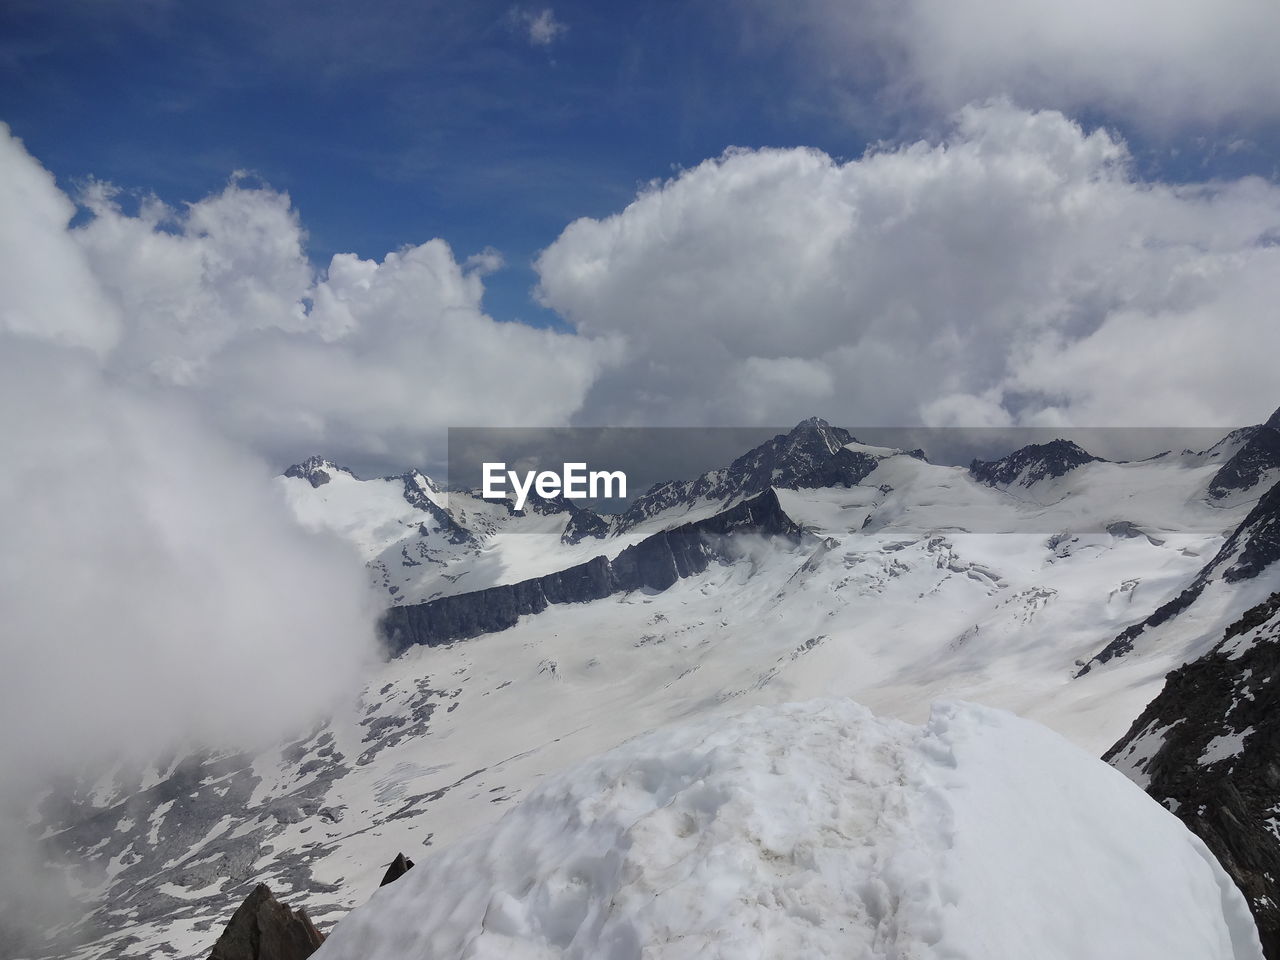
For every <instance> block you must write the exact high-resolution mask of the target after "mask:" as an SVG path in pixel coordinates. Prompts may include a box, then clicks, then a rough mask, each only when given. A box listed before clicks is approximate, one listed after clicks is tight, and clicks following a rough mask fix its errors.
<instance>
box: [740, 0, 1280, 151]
mask: <svg viewBox="0 0 1280 960" xmlns="http://www.w3.org/2000/svg"><path fill="white" fill-rule="evenodd" d="M743 8H744V13H745V14H746V15H747V16H748V17H749V18H750V19H751V21H752V22H756V21H759V22H760V23H762V24H764V25H766V31H765V32H766V33H772V34H773V35H775V36H785V37H790V38H791V39H793V40H795V41H797V42H798V44H799V48H800V52H802V54H803V55H804V56H805V57H806V60H807V62H808V63H809V69H810V70H811V71H813V72H819V71H814V61H813V58H814V57H817V58H819V61H820V63H821V64H822V67H823V68H825V69H824V71H821V72H823V75H824V77H825V79H826V82H831V80H832V79H834V78H843V79H844V80H845V81H856V82H858V83H862V84H865V83H871V84H874V85H877V86H880V87H881V88H882V93H883V94H884V95H886V96H887V98H888V100H889V101H890V102H897V103H899V104H903V103H910V104H915V105H923V106H928V107H933V108H941V109H943V110H944V111H950V110H953V109H956V108H958V107H960V106H962V105H964V104H966V103H970V102H972V101H975V100H981V99H985V98H988V97H992V96H998V95H1002V94H1007V93H1009V92H1011V91H1016V92H1017V96H1018V99H1019V101H1020V102H1022V103H1025V104H1029V105H1034V106H1041V107H1057V108H1060V109H1066V110H1071V111H1075V110H1080V109H1094V110H1097V109H1101V110H1103V111H1106V112H1109V113H1110V114H1111V115H1113V116H1117V117H1124V118H1125V119H1127V120H1130V121H1133V122H1135V123H1137V124H1140V125H1143V126H1146V127H1151V128H1161V129H1172V128H1176V127H1185V126H1188V125H1192V126H1196V125H1198V126H1208V127H1211V128H1212V127H1218V126H1222V125H1224V124H1227V123H1245V124H1256V123H1267V122H1274V121H1275V120H1276V119H1277V118H1280V102H1278V101H1277V99H1276V97H1275V96H1274V91H1275V90H1276V88H1277V86H1280V58H1277V57H1276V56H1275V55H1274V49H1275V44H1276V38H1277V37H1280V6H1277V5H1276V4H1275V3H1272V2H1271V0H1220V2H1214V3H1209V2H1203V0H1178V2H1172V3H1171V2H1167V0H1126V2H1124V3H1112V2H1108V0H1075V2H1071V3H1067V2H1063V0H806V2H804V3H802V4H799V5H794V4H789V5H787V6H786V7H781V6H778V5H777V4H771V3H761V2H759V0H747V2H746V3H744V4H743ZM871 64H874V65H875V66H874V67H872V66H871ZM832 74H834V78H833V76H832Z"/></svg>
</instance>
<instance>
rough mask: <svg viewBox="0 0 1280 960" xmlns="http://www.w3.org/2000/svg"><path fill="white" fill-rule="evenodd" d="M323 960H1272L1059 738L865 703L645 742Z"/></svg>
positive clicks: (532, 805) (1185, 854)
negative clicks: (903, 717)
mask: <svg viewBox="0 0 1280 960" xmlns="http://www.w3.org/2000/svg"><path fill="white" fill-rule="evenodd" d="M316 956H317V960H403V958H405V957H431V958H433V960H452V958H458V960H461V958H464V957H465V958H469V960H486V958H492V960H515V958H519V960H561V958H564V960H579V958H580V960H636V958H640V957H645V958H652V960H677V958H695V957H697V958H725V960H743V958H762V960H763V958H780V960H781V958H788V960H790V958H795V957H812V958H820V957H852V958H865V960H873V958H876V960H880V958H883V960H889V958H914V960H933V958H939V960H940V958H944V957H945V958H949V960H1024V958H1027V957H1035V958H1036V960H1082V958H1086V957H1087V958H1090V960H1254V958H1260V957H1261V956H1262V953H1261V948H1260V947H1259V945H1258V940H1257V934H1256V932H1255V931H1254V929H1253V924H1252V919H1251V918H1250V916H1249V914H1248V910H1247V908H1246V907H1245V903H1244V899H1243V897H1242V896H1241V895H1240V893H1239V892H1238V891H1237V890H1236V889H1235V887H1234V886H1233V885H1232V883H1231V881H1230V880H1229V879H1228V878H1227V876H1226V875H1225V873H1224V872H1223V871H1222V869H1221V868H1220V867H1219V866H1218V865H1217V863H1216V861H1214V860H1213V858H1212V857H1211V856H1210V855H1209V854H1208V852H1207V850H1206V849H1205V847H1204V846H1203V844H1201V843H1200V841H1199V840H1197V839H1196V838H1195V837H1194V836H1193V835H1192V834H1191V833H1190V832H1189V831H1187V830H1186V829H1185V828H1184V827H1183V826H1182V824H1181V823H1180V822H1179V821H1178V820H1177V819H1176V818H1174V817H1173V816H1172V815H1171V814H1169V813H1168V812H1166V811H1165V810H1164V809H1163V808H1161V807H1160V806H1159V805H1158V804H1156V803H1155V802H1154V801H1152V800H1151V799H1150V798H1148V797H1147V796H1146V795H1145V794H1143V793H1142V792H1141V791H1140V790H1139V789H1137V788H1136V787H1134V786H1133V785H1132V784H1131V783H1129V782H1128V781H1127V780H1126V779H1125V778H1124V777H1123V776H1121V775H1119V774H1118V773H1116V772H1115V771H1113V770H1111V769H1110V768H1108V767H1107V766H1106V765H1105V764H1103V763H1102V762H1100V761H1098V760H1096V759H1094V758H1092V757H1090V756H1088V755H1087V754H1084V753H1083V752H1081V751H1079V750H1077V749H1075V748H1073V747H1071V746H1070V745H1069V744H1067V743H1066V742H1065V741H1063V740H1062V739H1060V738H1058V737H1056V736H1054V735H1053V734H1051V733H1049V732H1048V731H1047V730H1045V729H1043V728H1041V727H1038V726H1036V725H1034V724H1031V723H1028V722H1026V721H1022V720H1018V719H1016V718H1015V717H1013V716H1011V715H1009V714H1005V713H1000V712H997V711H993V710H988V709H984V708H979V707H974V706H969V705H965V704H942V705H938V706H935V707H934V709H933V711H932V714H931V716H930V718H929V720H928V722H927V723H926V724H925V725H924V726H923V727H909V726H907V725H905V724H902V723H899V722H896V721H888V720H879V719H877V718H875V717H874V716H872V714H871V713H870V712H868V711H867V710H865V709H864V708H862V707H859V706H858V705H856V704H854V703H852V702H851V701H847V700H833V701H816V702H811V703H807V704H800V705H786V706H781V707H772V708H756V709H754V710H751V711H748V712H746V713H743V714H739V715H737V716H733V717H729V718H719V719H716V720H702V721H699V722H696V723H694V724H691V725H688V726H685V727H677V728H672V729H666V730H662V731H660V732H658V733H655V734H651V735H648V736H645V737H642V738H640V739H638V740H634V741H632V742H630V743H627V744H625V745H623V746H621V747H619V748H617V749H615V750H613V751H611V752H610V753H608V754H606V755H604V756H603V757H600V758H598V759H594V760H591V761H589V762H587V763H585V764H583V765H581V766H579V767H577V768H575V769H573V770H571V771H570V772H568V773H565V774H563V775H560V776H557V777H555V778H553V779H551V780H550V781H548V782H547V783H545V784H543V785H542V786H541V787H539V788H538V789H537V790H535V791H534V792H533V793H531V794H530V795H529V796H528V797H527V798H526V799H525V800H524V801H523V802H521V803H520V804H519V805H518V806H516V807H515V808H514V809H512V810H511V811H510V812H509V813H508V814H507V815H506V816H505V817H503V818H502V819H501V820H500V821H499V822H498V823H496V824H494V825H493V826H491V827H488V828H485V829H483V830H481V831H479V832H477V833H475V834H473V835H472V836H469V837H467V838H466V839H464V840H461V841H459V842H458V843H456V844H454V845H453V846H452V847H450V848H449V849H448V850H446V851H443V852H441V853H439V854H437V855H435V856H434V857H431V858H430V859H428V860H426V861H425V862H423V863H421V864H419V866H417V867H416V868H415V869H414V870H412V871H410V872H409V873H408V874H406V875H405V876H404V877H402V878H400V879H399V880H398V881H396V882H395V883H394V884H392V885H390V886H388V887H386V888H383V889H382V890H380V891H379V892H378V893H377V894H376V895H375V896H374V897H373V899H372V900H371V901H370V902H369V903H368V904H367V905H365V906H363V907H360V908H357V909H356V910H355V911H353V912H352V913H351V914H350V915H349V916H348V917H347V918H345V919H344V920H343V921H342V922H341V924H339V926H338V927H337V929H336V931H335V932H334V934H333V935H332V936H331V938H330V939H329V941H328V942H327V943H326V944H325V945H324V946H323V947H322V948H321V949H320V951H319V952H318V953H317V954H316Z"/></svg>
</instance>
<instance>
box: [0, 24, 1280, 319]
mask: <svg viewBox="0 0 1280 960" xmlns="http://www.w3.org/2000/svg"><path fill="white" fill-rule="evenodd" d="M805 6H806V5H803V4H802V5H798V6H797V7H796V9H797V10H800V9H801V8H803V7H805ZM807 6H809V7H813V6H814V5H812V4H810V5H807ZM544 12H545V13H544ZM539 15H544V16H549V18H550V20H549V22H550V23H552V24H554V25H556V26H558V27H559V29H555V28H554V27H553V29H552V30H551V31H550V34H549V35H545V34H544V35H543V36H541V37H534V36H533V35H532V34H531V31H530V25H531V23H532V22H533V21H534V19H535V18H536V17H537V16H539ZM807 19H808V15H807V14H804V15H797V17H796V21H795V23H793V24H788V23H785V22H783V23H779V22H778V21H777V20H770V19H768V18H762V17H760V16H759V15H758V11H756V10H754V9H753V8H752V7H751V6H750V5H749V4H734V3H711V2H704V0H693V2H676V0H666V2H663V0H655V2H647V3H636V4H601V3H575V2H558V3H556V4H555V5H554V6H552V7H547V6H544V5H541V4H535V5H531V6H519V5H512V4H510V3H507V2H499V3H492V2H483V0H482V2H473V3H463V4H457V3H440V2H423V3H408V2H391V3H373V4H367V5H359V6H354V5H347V4H339V3H334V2H329V0H323V2H316V3H308V2H270V3H252V2H245V0H231V2H226V3H207V4H206V3H180V2H176V0H144V2H122V0H104V2H94V3H90V2H52V3H46V2H28V0H18V2H10V3H7V4H5V5H4V8H3V11H2V12H0V36H3V37H4V38H5V39H4V40H3V42H0V71H2V73H0V77H2V78H3V82H0V117H2V118H3V119H5V120H7V122H8V123H9V124H10V125H11V126H12V128H13V132H14V133H15V134H16V135H18V136H20V137H22V138H23V139H24V141H25V142H26V144H27V147H28V149H29V150H30V151H31V152H32V153H33V154H34V155H35V156H37V157H38V158H40V160H41V161H42V162H43V164H44V165H45V166H46V167H47V168H48V169H50V170H51V171H52V172H53V173H54V174H55V175H56V176H57V177H58V179H59V182H60V183H61V184H62V185H63V187H64V189H67V188H73V187H74V185H75V184H76V183H77V182H79V181H82V180H83V179H84V178H85V177H87V176H93V177H98V178H101V179H104V180H108V181H111V182H113V183H115V184H117V185H118V186H121V187H123V188H125V189H126V190H136V191H139V192H155V193H157V194H158V195H159V196H160V197H162V198H163V199H165V200H167V201H169V202H171V203H176V202H183V201H194V200H197V199H199V198H201V197H203V196H205V195H207V194H209V193H211V192H214V191H216V190H217V189H219V188H220V187H221V185H222V184H223V183H224V182H225V180H226V178H227V176H228V174H229V173H230V172H231V171H234V170H247V171H250V172H251V173H253V174H255V175H256V176H258V177H260V178H261V179H262V180H264V181H266V182H268V183H270V184H271V185H272V186H274V187H275V188H277V189H280V190H285V191H287V192H288V193H289V194H290V195H291V196H292V198H293V201H294V204H295V206H296V207H297V208H298V209H299V210H300V211H302V215H303V219H304V224H305V227H306V228H307V230H308V232H309V252H310V254H311V256H312V258H313V260H314V261H315V262H316V263H317V264H318V265H320V266H323V265H324V264H326V263H327V261H328V258H329V256H330V255H332V254H333V253H335V252H340V251H352V252H356V253H359V254H360V255H362V256H365V257H381V256H382V255H383V254H384V253H385V252H386V251H389V250H394V249H397V248H398V247H400V246H402V245H404V244H411V243H421V242H423V241H425V240H427V239H429V238H431V237H436V236H439V237H444V238H445V239H447V240H448V241H449V242H450V243H451V244H452V245H453V246H454V248H455V250H456V251H457V252H458V254H459V256H460V257H462V256H466V255H468V254H470V253H474V252H477V251H479V250H481V249H482V248H484V247H486V246H492V247H496V248H498V249H499V250H500V251H501V252H502V253H503V254H504V256H505V258H506V262H507V267H506V269H504V270H502V271H500V272H499V273H497V274H496V275H493V276H491V277H490V278H488V281H487V284H486V299H485V306H486V308H487V309H488V310H489V312H490V313H491V314H493V315H494V316H495V317H497V318H499V319H523V320H526V321H528V322H533V323H539V324H541V323H557V322H559V321H558V320H557V318H556V316H555V315H554V314H552V313H550V312H549V311H546V310H544V309H542V308H541V307H539V306H537V305H536V304H534V303H533V301H532V300H531V299H530V297H529V296H528V291H529V289H530V288H531V287H532V286H533V284H534V283H535V282H536V276H535V274H534V273H533V271H532V270H531V269H530V268H529V262H530V261H531V259H532V258H533V256H534V255H535V254H536V252H537V251H538V250H540V249H541V248H543V247H545V246H546V245H547V244H549V243H550V242H551V241H552V240H554V239H555V237H556V235H557V234H558V233H559V232H560V230H561V229H562V228H563V227H564V226H565V225H566V224H567V223H569V222H570V221H571V220H573V219H575V218H577V217H580V216H592V217H600V216H604V215H606V214H609V213H612V212H614V211H617V210H619V209H621V208H622V207H623V206H624V205H625V204H626V203H627V202H628V201H629V200H630V199H631V198H632V196H633V195H634V194H635V192H636V190H637V187H638V186H639V185H641V184H643V183H644V182H646V181H648V180H651V179H653V178H666V177H670V176H671V175H672V174H673V172H674V171H675V170H676V169H678V168H680V167H689V166H692V165H695V164H697V163H698V162H699V161H701V160H703V159H705V158H707V157H713V156H716V155H718V154H720V153H721V151H723V150H724V149H725V148H726V147H728V146H731V145H734V146H746V147H760V146H793V145H811V146H816V147H818V148H820V149H822V150H824V151H826V152H827V153H829V154H831V155H833V156H836V157H856V156H857V155H859V154H860V153H861V152H862V151H863V150H864V148H865V147H866V145H867V143H868V142H869V141H872V140H875V139H878V138H886V137H887V138H902V137H908V138H909V137H913V136H916V135H920V134H924V133H928V132H929V130H930V129H931V126H932V127H936V120H935V119H933V118H931V117H930V116H929V115H928V113H927V112H921V111H919V110H916V109H914V108H912V107H911V106H910V105H907V106H905V107H904V106H903V105H901V104H896V105H890V104H888V103H887V102H886V99H885V98H884V96H883V90H882V89H881V86H882V85H881V83H880V80H881V79H882V77H880V75H879V74H877V72H876V70H875V69H869V70H868V71H867V72H866V73H865V74H864V75H860V74H859V72H858V71H856V70H855V71H852V72H849V71H846V70H842V69H833V68H832V67H831V65H830V64H829V63H826V62H824V61H823V60H822V58H821V57H820V56H817V55H815V54H814V52H813V51H812V49H809V48H807V47H806V45H805V43H804V41H803V37H802V33H803V31H804V29H806V28H807V27H809V26H811V24H809V23H807V22H806V20H807ZM539 40H541V41H544V42H538V41H539ZM858 56H861V54H858ZM1014 93H1015V94H1016V91H1014ZM1076 115H1077V116H1078V117H1081V118H1083V119H1084V120H1085V121H1086V122H1093V123H1096V122H1107V123H1110V124H1111V125H1113V126H1116V127H1118V128H1119V129H1121V130H1122V131H1124V132H1125V133H1126V135H1127V137H1128V140H1129V143H1130V147H1131V149H1133V150H1134V152H1135V154H1137V156H1138V158H1139V163H1140V165H1141V166H1142V168H1143V169H1144V170H1145V171H1147V172H1148V174H1150V175H1153V176H1160V177H1163V178H1165V179H1174V180H1178V179H1204V178H1205V177H1206V176H1209V177H1212V176H1235V175H1238V174H1240V173H1242V172H1248V173H1255V174H1260V175H1263V176H1267V177H1269V178H1274V177H1275V176H1276V170H1275V168H1276V155H1275V152H1274V150H1271V149H1266V148H1265V147H1263V146H1259V143H1260V142H1261V143H1263V144H1265V143H1267V142H1268V141H1269V140H1270V137H1271V135H1272V133H1273V131H1270V130H1268V129H1267V128H1266V127H1265V126H1264V127H1262V128H1259V127H1257V126H1256V125H1255V126H1252V127H1249V128H1248V129H1246V131H1245V133H1246V134H1247V135H1248V136H1247V137H1245V138H1242V137H1241V136H1240V132H1239V131H1238V130H1235V129H1232V128H1230V127H1226V128H1223V127H1216V128H1215V126H1214V125H1212V124H1210V125H1204V124H1201V125H1199V126H1198V127H1197V128H1192V129H1177V130H1174V131H1172V132H1170V131H1159V132H1158V133H1156V134H1155V135H1152V134H1151V132H1150V131H1146V130H1143V129H1142V125H1141V124H1136V125H1135V124H1133V123H1131V122H1129V118H1126V117H1125V116H1116V115H1115V114H1114V113H1109V112H1108V110H1107V109H1106V105H1105V104H1102V105H1096V104H1095V105H1087V106H1086V107H1085V108H1084V109H1080V110H1077V111H1076ZM1206 126H1207V128H1206ZM1242 139H1245V140H1247V143H1245V144H1244V146H1243V147H1242V146H1241V144H1240V141H1241V140H1242ZM1231 143H1235V148H1234V149H1232V150H1230V151H1228V150H1227V149H1226V146H1227V144H1231Z"/></svg>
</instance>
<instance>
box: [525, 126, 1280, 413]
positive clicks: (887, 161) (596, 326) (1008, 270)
mask: <svg viewBox="0 0 1280 960" xmlns="http://www.w3.org/2000/svg"><path fill="white" fill-rule="evenodd" d="M1277 236H1280V188H1277V187H1275V186H1273V185H1269V184H1267V183H1264V182H1262V181H1260V180H1243V181H1239V182H1235V183H1224V184H1211V185H1202V186H1185V187H1175V186H1168V185H1161V184H1148V183H1143V182H1141V181H1139V180H1137V179H1135V177H1134V175H1133V172H1132V170H1131V168H1130V166H1129V164H1128V157H1127V152H1126V149H1125V146H1124V144H1123V142H1121V141H1119V140H1118V139H1116V138H1115V137H1114V136H1113V135H1111V134H1108V133H1107V132H1105V131H1101V130H1099V131H1094V132H1092V133H1086V132H1085V131H1083V130H1082V129H1081V128H1080V127H1079V126H1078V125H1076V124H1075V123H1073V122H1072V121H1070V120H1069V119H1067V118H1066V117H1064V116H1063V115H1061V114H1059V113H1057V112H1052V111H1045V112H1028V111H1023V110H1020V109H1017V108H1015V107H1012V106H1010V105H1008V104H1007V103H1002V102H995V103H992V104H989V105H987V106H981V107H968V108H965V109H964V110H962V111H961V112H960V114H959V115H958V117H957V120H956V123H955V126H954V129H953V130H952V132H951V133H950V135H949V137H948V138H947V139H946V141H945V142H942V143H927V142H918V143H912V144H908V145H905V146H902V147H898V148H892V149H884V150H880V151H878V152H873V153H870V154H869V155H867V156H866V157H864V158H861V159H858V160H854V161H851V162H847V163H839V162H837V161H834V160H832V159H831V158H830V157H828V156H826V155H825V154H822V153H820V152H817V151H814V150H804V149H793V150H758V151H753V150H735V151H730V152H729V153H727V154H726V155H725V156H723V157H721V158H719V159H716V160H711V161H707V162H705V163H703V164H701V165H699V166H698V167H696V168H694V169H692V170H688V171H685V172H684V173H682V174H680V175H679V176H677V177H676V178H674V179H673V180H671V181H669V182H666V183H663V184H657V185H654V186H652V187H651V188H649V189H647V190H645V191H644V192H642V193H641V195H640V196H639V197H637V199H636V200H635V202H633V203H632V204H631V205H630V206H629V207H627V208H626V209H625V210H624V211H622V212H621V213H619V214H616V215H614V216H612V217H608V218H606V219H603V220H593V219H583V220H579V221H577V222H575V223H573V224H570V225H569V226H568V227H567V228H566V229H565V231H564V232H563V233H562V235H561V236H560V237H559V238H558V239H557V240H556V242H555V243H553V244H552V245H551V246H550V247H549V248H548V249H547V250H545V251H544V252H543V254H542V255H541V257H540V259H539V261H538V270H539V272H540V275H541V284H540V288H539V295H540V296H541V298H542V300H543V302H544V303H545V304H546V305H548V306H550V307H552V308H554V309H556V310H558V311H559V312H561V313H562V314H563V315H564V316H566V317H567V318H568V319H569V320H571V321H572V322H573V323H575V324H576V325H577V326H578V328H579V329H580V330H582V331H583V332H585V333H589V334H593V335H610V334H614V335H619V336H625V337H626V338H627V341H628V352H627V358H628V359H627V363H626V365H625V367H623V368H622V369H620V370H617V371H612V372H611V373H610V374H609V375H608V376H606V377H604V378H602V379H601V380H600V381H599V382H597V384H596V386H595V388H594V390H593V392H592V394H591V395H590V396H589V398H588V405H587V407H586V408H585V410H584V413H583V416H584V417H587V418H590V419H596V420H599V421H601V422H619V421H623V422H670V423H679V422H700V423H714V422H719V423H742V422H752V421H759V420H772V421H774V422H777V423H786V422H792V421H794V420H796V419H798V418H800V417H801V416H805V415H808V414H810V413H813V412H815V411H821V412H823V413H824V414H827V415H830V416H834V417H837V418H839V419H843V420H845V421H847V422H851V423H858V422H861V423H867V424H870V423H903V422H919V421H921V420H922V419H924V420H928V421H930V422H938V423H945V422H957V421H958V420H961V419H967V418H971V417H976V418H978V419H979V420H980V421H981V422H983V423H998V422H1003V421H1009V420H1018V421H1023V422H1047V420H1050V419H1063V418H1065V419H1070V420H1073V421H1074V422H1077V423H1088V424H1119V423H1135V424H1136V423H1148V424H1177V425H1192V424H1212V425H1217V424H1224V423H1234V422H1251V421H1253V420H1256V419H1257V418H1258V417H1259V416H1260V415H1265V414H1266V413H1267V412H1269V411H1270V410H1271V409H1272V408H1274V406H1275V405H1276V403H1277V400H1278V398H1277V397H1276V396H1275V395H1274V387H1273V386H1272V384H1273V379H1274V378H1273V377H1269V376H1268V375H1267V367H1268V365H1269V363H1270V361H1269V360H1268V359H1267V358H1268V357H1270V356H1274V355H1275V352H1276V351H1277V349H1280V325H1277V324H1276V323H1275V322H1274V316H1275V314H1274V304H1275V303H1276V302H1280V247H1277V246H1276V245H1275V244H1274V239H1275V238H1276V237H1277Z"/></svg>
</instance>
